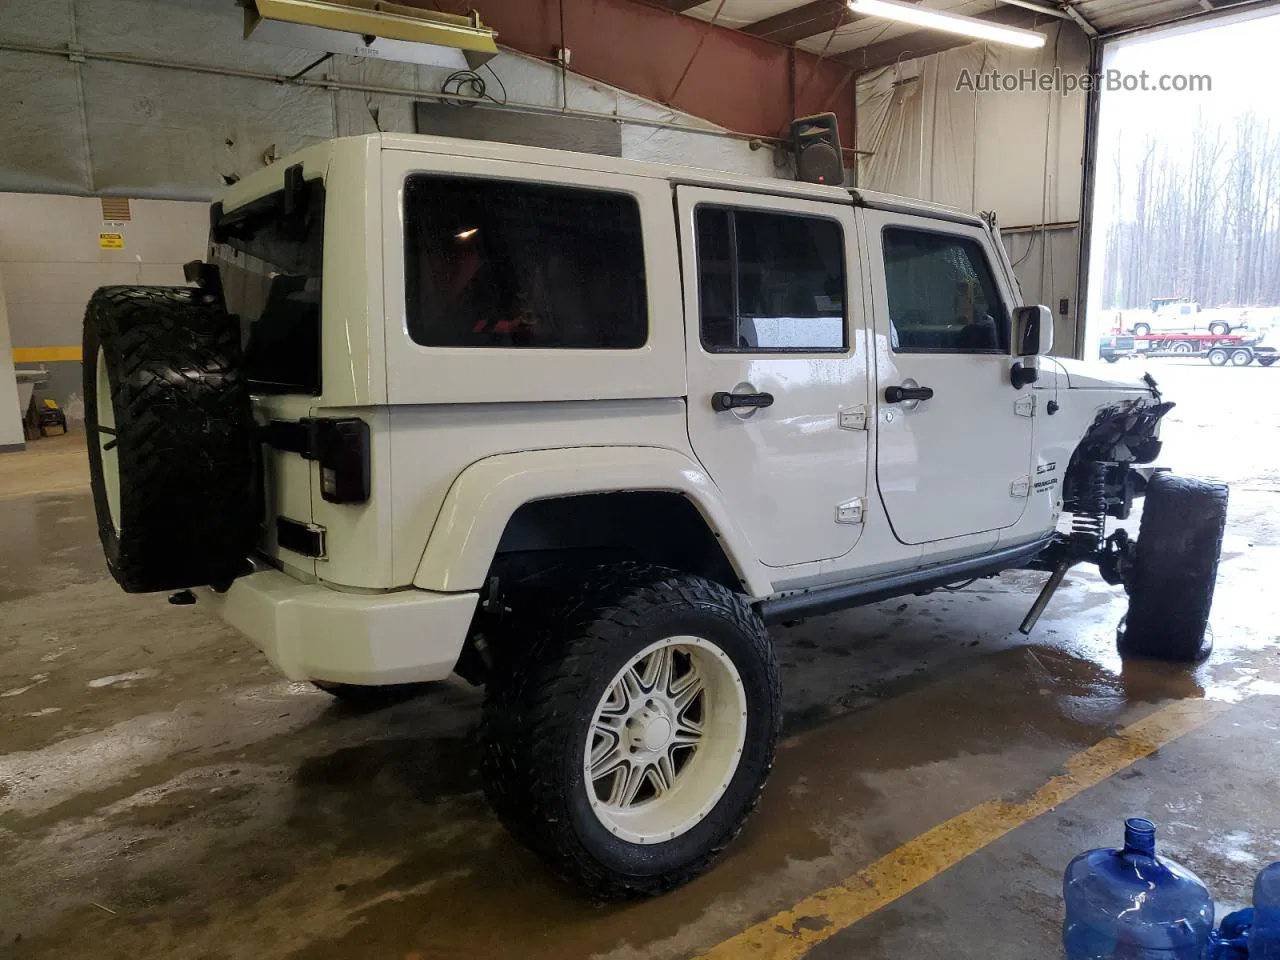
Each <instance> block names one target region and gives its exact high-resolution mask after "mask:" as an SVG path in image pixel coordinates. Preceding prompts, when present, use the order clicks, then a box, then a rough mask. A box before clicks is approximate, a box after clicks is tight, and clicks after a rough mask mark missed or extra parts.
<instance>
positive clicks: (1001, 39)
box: [849, 0, 1044, 49]
mask: <svg viewBox="0 0 1280 960" xmlns="http://www.w3.org/2000/svg"><path fill="white" fill-rule="evenodd" d="M849 9H850V10H852V11H853V12H854V13H861V14H865V15H867V16H869V17H884V18H886V19H888V20H898V21H900V22H902V23H911V24H914V25H915V26H917V27H926V28H928V29H930V30H942V31H944V32H946V33H958V34H960V35H961V36H964V37H973V38H974V39H975V40H989V41H991V42H992V43H1007V44H1011V45H1012V46H1015V47H1026V48H1028V49H1035V48H1037V47H1043V46H1044V34H1042V33H1036V32H1035V31H1034V30H1022V29H1020V28H1018V27H1005V26H1001V25H1000V24H998V23H988V22H987V21H986V20H979V19H977V18H976V17H962V16H960V15H959V14H958V13H944V12H943V11H941V10H930V9H929V8H928V7H921V6H917V5H915V4H911V3H901V2H899V0H849Z"/></svg>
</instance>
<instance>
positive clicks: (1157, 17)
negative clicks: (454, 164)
mask: <svg viewBox="0 0 1280 960" xmlns="http://www.w3.org/2000/svg"><path fill="white" fill-rule="evenodd" d="M649 2H652V3H656V4H657V5H659V6H666V7H669V8H671V9H673V10H677V11H680V12H683V13H684V14H686V15H687V16H690V17H696V18H697V19H700V20H707V21H710V20H713V19H714V21H715V22H716V23H717V24H719V25H721V26H725V27H730V28H733V29H737V30H744V31H746V32H747V33H756V34H760V35H764V36H773V37H774V39H777V40H780V41H782V42H785V43H794V44H795V45H796V46H798V47H801V48H803V49H805V50H811V51H813V52H815V53H821V52H824V51H825V52H826V53H827V54H830V55H837V54H847V53H849V52H850V51H854V50H859V49H862V48H869V47H872V46H874V45H875V44H878V43H882V42H884V41H891V40H895V39H900V38H902V37H904V36H907V35H909V34H912V33H914V32H917V30H918V28H915V27H910V26H906V25H903V24H897V23H893V22H890V21H886V20H882V19H879V18H875V17H862V16H858V15H856V14H853V13H851V12H849V11H848V10H847V7H846V6H845V3H844V0H704V2H702V3H698V4H696V5H692V6H691V5H690V4H689V3H688V0H649ZM1039 2H1041V3H1042V4H1043V5H1044V6H1046V7H1056V8H1058V9H1062V8H1063V7H1065V6H1068V5H1069V6H1070V7H1071V8H1072V9H1073V10H1074V11H1075V12H1076V13H1078V14H1079V15H1080V16H1081V17H1082V18H1083V19H1084V20H1085V21H1086V22H1087V23H1089V24H1090V25H1092V26H1093V27H1094V28H1095V29H1096V30H1097V31H1098V32H1099V33H1101V34H1108V33H1116V32H1121V31H1128V30H1133V29H1138V28H1142V27H1151V26H1158V25H1160V24H1163V23H1169V22H1172V21H1176V20H1181V19H1183V18H1186V17H1191V16H1195V15H1196V14H1200V13H1204V12H1205V11H1206V9H1209V8H1216V9H1229V8H1232V7H1246V6H1254V5H1256V4H1255V3H1254V2H1253V0H1070V2H1069V4H1068V3H1064V2H1060V0H1039ZM922 4H923V5H924V6H928V7H932V8H934V9H937V10H947V11H950V12H953V13H959V14H965V15H968V16H982V17H984V18H986V17H990V16H992V15H993V14H994V15H995V16H1000V15H1001V14H1006V15H1010V16H1012V17H1013V18H1015V19H1009V20H1006V22H1014V23H1016V25H1018V26H1034V25H1038V24H1043V23H1055V22H1057V21H1056V19H1055V18H1054V17H1053V16H1052V15H1049V14H1046V15H1044V16H1042V17H1037V15H1036V14H1034V13H1032V12H1030V11H1027V10H1024V9H1023V8H1022V7H1020V6H1014V5H1011V4H1007V3H1005V2H1003V0H922ZM1017 11H1021V13H1022V14H1025V15H1026V16H1025V18H1023V19H1024V20H1025V21H1026V22H1022V20H1018V19H1016V18H1017V16H1018V14H1017ZM833 23H838V24H839V26H837V27H836V29H835V30H832V29H831V26H832V24H833ZM770 28H772V30H774V31H777V32H775V33H771V32H770Z"/></svg>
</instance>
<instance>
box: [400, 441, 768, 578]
mask: <svg viewBox="0 0 1280 960" xmlns="http://www.w3.org/2000/svg"><path fill="white" fill-rule="evenodd" d="M638 490H654V491H671V492H675V493H679V494H681V495H683V496H685V497H687V498H688V499H689V500H690V501H692V503H693V504H694V506H695V507H697V509H698V512H699V513H700V514H701V515H702V517H703V519H704V520H705V521H706V522H707V525H708V526H709V527H710V528H711V531H712V533H714V534H715V536H716V538H717V539H718V540H719V542H720V544H721V546H722V547H723V548H724V552H725V556H726V557H728V559H729V563H730V564H732V565H733V568H734V571H735V572H736V573H737V575H738V577H739V579H740V580H741V581H742V583H743V586H744V589H745V590H746V592H747V593H748V594H750V595H751V596H753V597H763V596H767V595H768V594H770V593H771V592H772V590H773V588H772V585H771V583H770V579H769V577H768V575H767V573H766V571H765V570H764V568H763V567H762V566H761V564H760V563H759V562H758V561H757V560H756V559H755V555H754V553H753V552H752V550H751V549H750V547H749V545H748V541H747V539H746V536H745V535H744V534H743V532H742V530H741V528H740V527H739V526H738V525H737V523H735V522H734V521H733V519H732V518H731V515H730V513H729V510H728V507H727V505H726V504H725V502H724V498H723V497H722V496H721V494H720V490H719V488H717V487H716V485H715V484H714V483H713V482H712V481H711V478H710V477H709V476H708V475H707V473H706V471H704V470H703V469H702V467H701V466H700V465H699V464H698V463H697V462H695V461H694V460H692V459H690V458H689V457H687V456H685V455H684V454H681V453H678V452H676V451H674V450H667V449H663V448H660V447H571V448H566V449H559V450H535V451H529V452H525V453H508V454H499V455H497V456H493V457H486V458H485V459H483V460H478V461H476V462H475V463H473V464H472V465H471V466H469V467H467V468H466V469H465V470H463V471H462V473H461V474H459V475H458V478H457V479H456V480H455V481H454V482H453V486H451V487H450V488H449V492H448V494H446V495H445V499H444V503H443V504H442V505H441V508H440V513H439V515H438V516H437V517H436V522H435V526H434V527H433V528H432V530H431V535H430V537H429V538H428V540H427V545H426V549H425V550H424V551H423V554H422V560H421V561H420V562H419V564H418V571H417V573H416V574H415V575H414V578H413V584H414V586H416V587H420V588H422V589H424V590H438V591H441V592H456V591H461V590H478V589H480V588H481V587H482V586H483V585H484V578H485V575H486V574H487V573H488V571H489V567H490V564H491V563H492V562H493V557H494V554H495V552H496V551H497V547H498V542H499V541H500V540H501V539H502V534H503V531H504V530H505V529H506V526H507V522H508V521H509V520H510V519H511V516H512V515H513V514H514V513H515V512H516V510H518V509H519V508H520V507H522V506H524V505H525V504H526V503H530V502H532V501H535V500H547V499H551V498H555V497H567V496H574V495H577V494H592V493H618V492H630V491H638Z"/></svg>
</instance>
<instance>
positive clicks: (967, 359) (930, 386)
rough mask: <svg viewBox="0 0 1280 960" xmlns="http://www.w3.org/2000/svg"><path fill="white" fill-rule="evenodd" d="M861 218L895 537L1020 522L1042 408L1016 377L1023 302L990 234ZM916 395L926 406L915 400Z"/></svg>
mask: <svg viewBox="0 0 1280 960" xmlns="http://www.w3.org/2000/svg"><path fill="white" fill-rule="evenodd" d="M863 216H864V217H865V219H864V223H865V224H866V234H867V238H866V240H867V249H868V252H869V258H870V261H871V286H872V292H873V302H874V304H875V339H876V350H875V354H876V376H877V381H878V382H877V390H878V394H879V396H878V400H879V403H880V419H879V424H878V445H877V451H878V452H877V457H876V477H877V482H878V486H879V488H880V498H881V500H882V501H883V503H884V507H885V510H886V511H887V513H888V515H889V522H890V524H891V525H892V527H893V531H894V534H895V535H896V536H897V538H898V539H899V540H900V541H902V542H903V543H909V544H919V543H929V542H933V541H937V540H946V539H950V538H952V537H960V536H965V535H968V534H976V533H984V532H987V531H992V530H999V529H1002V528H1004V527H1010V526H1013V525H1014V524H1015V523H1017V522H1018V520H1019V519H1020V518H1021V517H1022V514H1023V511H1024V510H1025V509H1026V506H1027V500H1028V498H1029V496H1030V492H1031V490H1030V487H1031V479H1030V476H1029V469H1030V463H1031V452H1032V436H1033V430H1032V426H1033V420H1032V417H1033V415H1034V410H1035V407H1034V399H1033V397H1032V392H1031V390H1030V389H1026V388H1024V389H1022V390H1016V389H1014V387H1013V386H1012V384H1011V382H1010V369H1011V367H1012V366H1013V363H1014V360H1013V359H1012V358H1011V357H1010V351H1009V336H1010V317H1011V315H1012V314H1011V311H1010V306H1011V305H1012V304H1013V303H1014V302H1015V301H1014V299H1013V296H1012V291H1011V290H1009V289H1008V288H1007V287H1006V286H1005V285H1004V283H1003V282H1002V281H1001V279H1000V278H1001V273H1000V271H998V270H996V269H995V268H994V267H995V264H994V262H993V261H992V259H991V257H990V256H989V253H988V249H987V242H988V237H987V234H986V231H985V230H983V229H982V228H981V227H979V226H970V225H967V224H960V223H940V222H938V221H936V220H932V219H926V218H923V217H915V216H910V215H906V214H899V213H893V212H889V211H882V210H865V211H863ZM920 389H925V390H927V391H931V395H930V396H929V398H928V399H913V398H912V394H911V391H916V390H920ZM900 390H905V391H907V394H906V396H903V395H902V394H901V393H899V391H900ZM916 396H920V395H919V394H917V395H916Z"/></svg>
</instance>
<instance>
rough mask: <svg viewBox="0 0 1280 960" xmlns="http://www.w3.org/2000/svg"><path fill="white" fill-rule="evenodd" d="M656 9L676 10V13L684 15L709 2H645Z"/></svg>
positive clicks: (695, 0) (662, 0) (660, 0)
mask: <svg viewBox="0 0 1280 960" xmlns="http://www.w3.org/2000/svg"><path fill="white" fill-rule="evenodd" d="M645 2H646V3H651V4H653V5H654V6H655V7H662V8H663V9H664V10H674V11H675V12H676V13H684V12H685V11H686V10H692V9H693V8H694V7H698V6H701V5H702V4H704V3H706V2H707V0H645Z"/></svg>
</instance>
